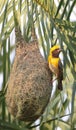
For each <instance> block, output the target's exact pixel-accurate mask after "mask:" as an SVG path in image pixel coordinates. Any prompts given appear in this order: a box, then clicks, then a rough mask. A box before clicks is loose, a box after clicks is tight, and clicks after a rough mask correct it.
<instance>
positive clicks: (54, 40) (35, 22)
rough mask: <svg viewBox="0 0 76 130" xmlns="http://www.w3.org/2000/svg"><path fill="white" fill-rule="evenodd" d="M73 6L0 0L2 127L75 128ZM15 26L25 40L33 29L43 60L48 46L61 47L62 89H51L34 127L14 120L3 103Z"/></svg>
mask: <svg viewBox="0 0 76 130" xmlns="http://www.w3.org/2000/svg"><path fill="white" fill-rule="evenodd" d="M75 8H76V0H72V1H69V0H57V3H56V2H55V0H0V74H1V75H2V77H3V82H2V89H1V91H0V129H1V130H7V129H13V130H17V129H18V130H24V129H25V130H27V129H37V125H38V126H39V129H40V130H44V129H46V130H50V129H53V130H56V129H59V128H61V130H64V129H67V130H74V129H76V111H75V108H76V95H75V92H76V21H71V16H72V15H73V14H74V15H76V12H74V10H75ZM17 27H20V29H21V32H22V35H23V37H24V39H25V40H26V41H27V42H28V43H29V42H30V41H34V40H35V39H33V37H32V32H33V30H35V34H36V37H37V40H38V43H39V47H40V50H41V52H43V53H42V54H43V55H44V56H45V59H46V60H47V56H48V54H49V49H50V47H51V46H53V45H54V44H59V45H60V46H61V48H62V49H63V54H62V55H61V59H62V62H63V65H64V81H63V87H64V90H63V92H61V93H60V92H58V91H56V89H54V90H53V92H52V96H51V101H50V103H49V105H48V106H47V108H46V111H45V113H44V115H43V116H42V118H41V119H40V123H39V124H36V123H35V124H33V127H30V125H29V126H26V124H25V123H23V122H18V121H14V120H13V119H12V117H11V116H10V114H9V113H8V110H7V108H6V104H5V92H6V83H7V81H8V77H9V74H10V68H11V64H12V61H11V57H12V54H13V53H14V48H15V44H14V43H15V36H14V35H15V33H14V32H15V28H17ZM12 39H13V40H12ZM12 41H13V42H12ZM42 50H43V51H42ZM14 54H15V53H14ZM0 82H1V81H0ZM54 86H56V85H55V84H54ZM28 127H30V128H28Z"/></svg>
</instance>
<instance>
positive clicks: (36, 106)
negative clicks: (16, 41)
mask: <svg viewBox="0 0 76 130" xmlns="http://www.w3.org/2000/svg"><path fill="white" fill-rule="evenodd" d="M50 82H51V76H50V72H49V70H48V66H47V63H46V61H45V60H44V59H43V57H42V56H41V54H40V52H39V48H38V45H37V43H30V44H21V45H18V47H17V48H16V57H15V61H14V64H13V67H12V71H11V75H10V80H9V83H8V88H7V93H6V104H7V107H8V110H9V112H10V113H11V114H12V115H13V116H14V117H15V118H17V119H19V120H22V121H35V120H36V119H37V118H38V117H39V116H41V114H42V113H43V112H44V109H45V107H46V106H47V104H48V102H49V99H50V94H51V87H50V85H51V84H50Z"/></svg>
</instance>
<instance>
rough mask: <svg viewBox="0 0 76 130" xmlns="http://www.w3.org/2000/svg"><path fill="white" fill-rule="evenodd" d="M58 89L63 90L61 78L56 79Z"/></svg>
mask: <svg viewBox="0 0 76 130" xmlns="http://www.w3.org/2000/svg"><path fill="white" fill-rule="evenodd" d="M58 89H59V90H61V91H62V90H63V86H62V80H60V79H58Z"/></svg>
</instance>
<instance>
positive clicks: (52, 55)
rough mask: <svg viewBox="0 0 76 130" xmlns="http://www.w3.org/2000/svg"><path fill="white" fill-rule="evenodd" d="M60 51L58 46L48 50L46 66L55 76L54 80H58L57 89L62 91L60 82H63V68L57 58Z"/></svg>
mask: <svg viewBox="0 0 76 130" xmlns="http://www.w3.org/2000/svg"><path fill="white" fill-rule="evenodd" d="M61 51H62V49H60V47H59V46H58V45H55V46H53V47H51V48H50V52H49V56H48V64H49V69H50V70H51V72H52V73H54V74H55V75H56V79H57V80H58V89H59V90H63V87H62V80H63V68H62V63H61V60H60V58H59V54H60V52H61Z"/></svg>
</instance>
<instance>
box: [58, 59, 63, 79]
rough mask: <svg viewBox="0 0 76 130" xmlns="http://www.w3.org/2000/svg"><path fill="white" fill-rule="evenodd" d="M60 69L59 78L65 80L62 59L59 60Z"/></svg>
mask: <svg viewBox="0 0 76 130" xmlns="http://www.w3.org/2000/svg"><path fill="white" fill-rule="evenodd" d="M58 68H59V77H60V79H61V80H63V66H62V63H61V60H60V59H59V62H58Z"/></svg>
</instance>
